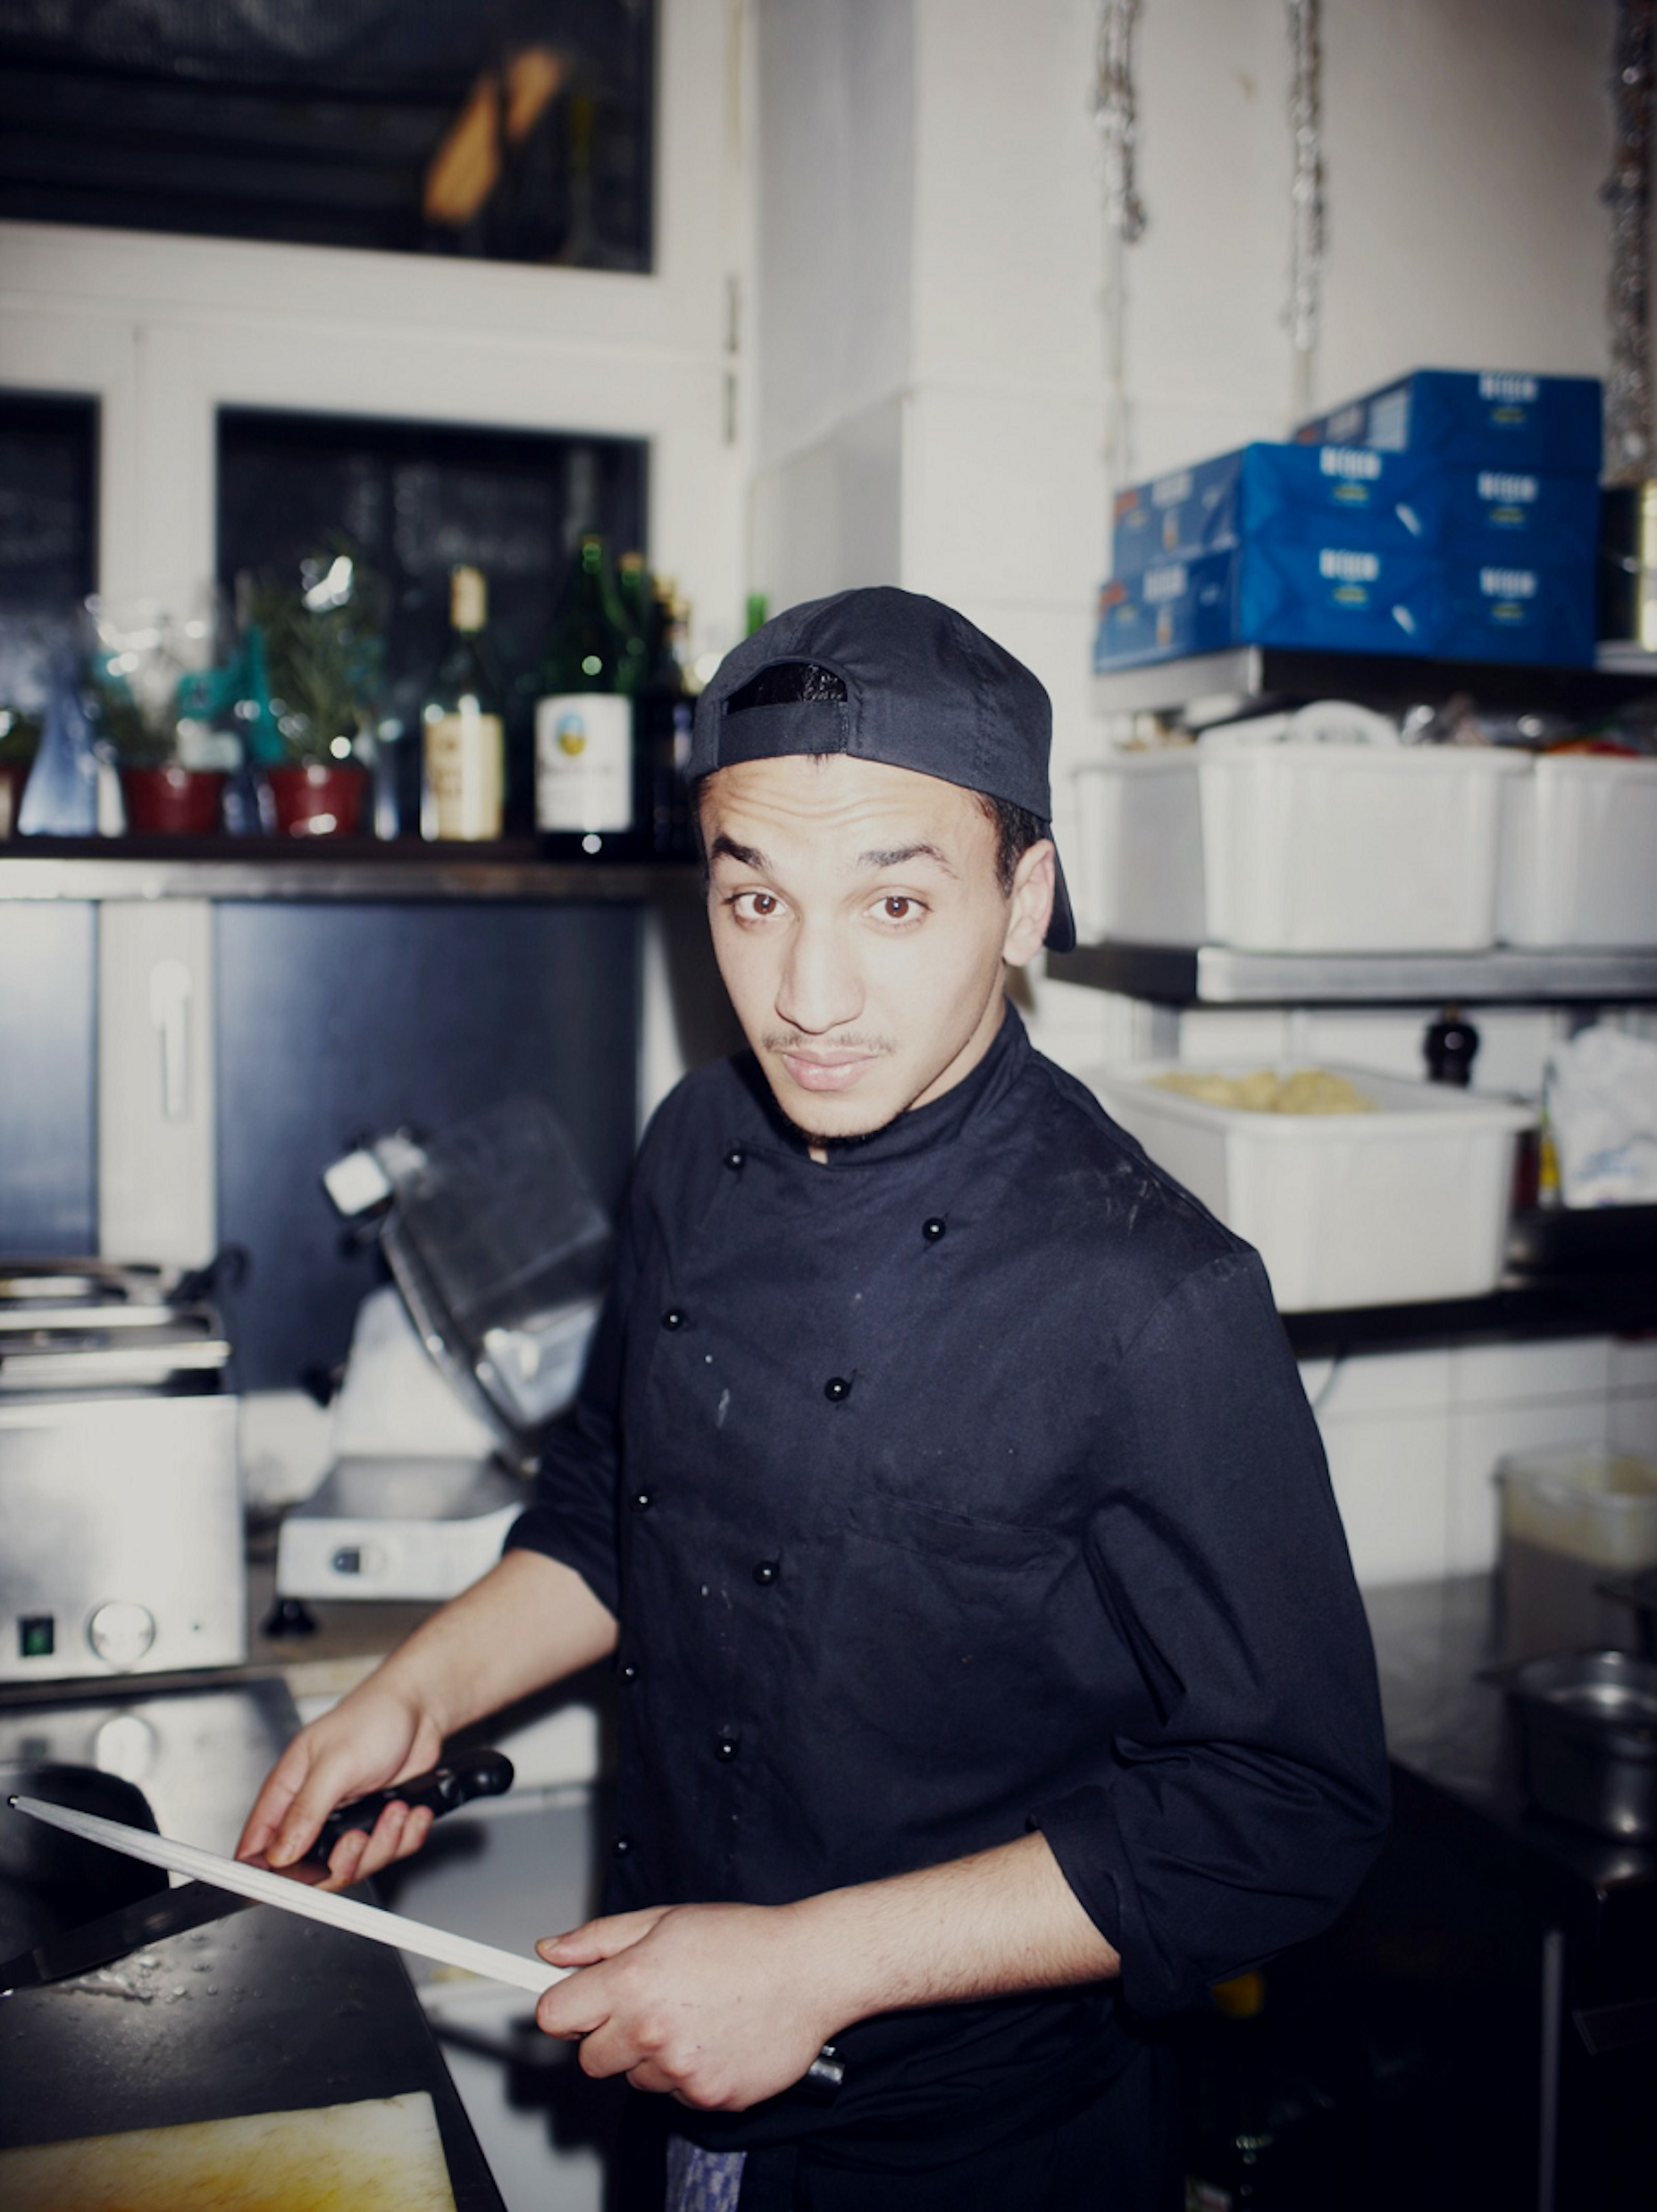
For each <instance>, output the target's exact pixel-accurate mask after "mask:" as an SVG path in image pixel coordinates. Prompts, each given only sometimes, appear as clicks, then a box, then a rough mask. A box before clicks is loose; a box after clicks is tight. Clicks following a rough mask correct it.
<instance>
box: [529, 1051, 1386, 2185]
mask: <svg viewBox="0 0 1657 2212" xmlns="http://www.w3.org/2000/svg"><path fill="white" fill-rule="evenodd" d="M508 1541H509V1543H510V1544H513V1545H518V1546H525V1547H531V1548H534V1549H538V1550H541V1551H543V1552H545V1553H549V1554H550V1555H551V1556H553V1557H555V1558H556V1559H561V1560H562V1561H564V1562H565V1563H566V1564H568V1565H570V1566H572V1567H573V1568H574V1569H575V1570H576V1571H578V1572H579V1573H580V1575H581V1576H582V1577H583V1578H584V1579H585V1580H586V1583H588V1584H589V1585H590V1586H591V1588H592V1590H593V1591H594V1592H595V1593H596V1594H597V1595H598V1597H599V1598H600V1599H601V1600H602V1601H604V1604H605V1605H606V1606H608V1607H610V1609H611V1610H612V1611H613V1612H614V1613H616V1617H617V1619H618V1620H619V1621H620V1624H621V1636H620V1642H619V1645H618V1649H617V1653H616V1665H617V1668H618V1670H619V1675H620V1690H619V1699H618V1702H619V1706H620V1715H619V1720H618V1724H617V1725H618V1730H619V1774H618V1786H617V1823H616V1833H615V1835H614V1838H613V1839H612V1841H613V1850H614V1857H613V1859H612V1861H611V1866H610V1880H609V1882H608V1885H607V1893H606V1909H607V1910H610V1911H626V1910H628V1909H630V1908H632V1907H634V1906H640V1905H660V1904H676V1903H683V1902H689V1901H693V1900H712V1899H742V1900H745V1901H747V1902H750V1903H755V1904H772V1903H780V1902H783V1901H785V1900H787V1899H793V1898H798V1897H801V1896H804V1895H808V1894H811V1893H816V1892H818V1891H821V1890H823V1889H828V1888H834V1887H841V1886H842V1885H844V1884H847V1883H850V1882H859V1881H870V1880H872V1879H874V1878H876V1877H877V1876H881V1875H892V1874H897V1873H901V1872H902V1871H904V1870H906V1869H910V1868H915V1867H924V1866H927V1865H931V1864H934V1863H938V1862H940V1861H944V1860H948V1859H952V1858H956V1857H961V1856H962V1854H964V1853H967V1852H970V1851H974V1850H982V1849H984V1848H986V1847H987V1846H990V1845H993V1844H1003V1843H1006V1842H1009V1841H1011V1840H1012V1839H1013V1838H1017V1837H1018V1836H1020V1835H1023V1834H1024V1833H1026V1832H1028V1831H1029V1829H1031V1828H1032V1827H1035V1828H1039V1829H1040V1830H1041V1832H1042V1833H1043V1834H1044V1835H1045V1836H1046V1838H1047V1841H1048V1843H1049V1844H1050V1845H1051V1847H1052V1849H1053V1852H1054V1853H1055V1855H1056V1856H1057V1857H1058V1860H1059V1864H1060V1866H1061V1867H1062V1868H1063V1869H1064V1872H1065V1876H1066V1878H1067V1880H1068V1881H1070V1883H1071V1887H1072V1888H1073V1889H1074V1890H1075V1892H1076V1894H1077V1897H1078V1899H1080V1900H1081V1902H1082V1904H1083V1906H1084V1907H1085V1908H1086V1910H1087V1911H1088V1912H1089V1914H1090V1915H1091V1917H1092V1918H1093V1919H1094V1921H1095V1922H1096V1924H1097V1925H1098V1927H1099V1928H1100V1929H1101V1930H1102V1933H1103V1934H1104V1935H1105V1936H1107V1937H1108V1939H1109V1941H1110V1942H1111V1943H1112V1944H1114V1946H1115V1948H1116V1949H1117V1951H1118V1952H1119V1953H1120V1956H1121V1961H1122V1966H1121V1977H1120V1982H1119V1983H1117V1984H1108V1985H1100V1986H1098V1987H1096V1988H1094V1989H1090V1990H1084V1991H1076V1990H1062V1991H1053V1992H1047V1993H1040V1994H1036V1995H1033V1996H1017V1997H1013V1998H1002V1999H997V2000H994V2001H988V2002H974V2003H967V2004H961V2005H952V2006H944V2007H933V2008H927V2009H926V2010H924V2011H917V2012H909V2013H902V2014H892V2015H883V2016H882V2017H881V2018H878V2019H875V2020H871V2021H864V2022H861V2023H859V2024H858V2025H857V2026H855V2027H853V2028H851V2029H850V2030H849V2031H847V2033H845V2034H843V2035H842V2036H841V2037H840V2038H839V2042H840V2045H841V2050H842V2051H843V2054H844V2056H845V2058H846V2062H847V2084H846V2087H845V2089H844V2090H843V2092H842V2093H841V2098H840V2100H839V2101H838V2102H837V2103H836V2104H835V2106H830V2107H828V2108H821V2109H820V2108H816V2107H812V2106H805V2105H804V2104H801V2103H798V2101H797V2100H795V2099H794V2098H792V2096H790V2097H784V2098H781V2099H774V2100H770V2101H769V2102H768V2104H767V2105H763V2106H758V2107H756V2108H755V2110H754V2111H753V2112H750V2113H747V2114H742V2115H735V2116H732V2115H719V2114H699V2113H695V2112H683V2113H679V2112H676V2116H675V2122H674V2124H676V2125H683V2128H684V2129H685V2130H686V2131H688V2132H690V2133H692V2134H695V2135H697V2136H700V2137H701V2139H702V2140H704V2141H706V2142H711V2143H716V2144H720V2145H727V2144H741V2143H745V2142H749V2143H751V2142H770V2141H776V2140H780V2139H783V2138H786V2137H789V2136H798V2135H801V2134H806V2133H810V2131H812V2130H819V2129H827V2130H830V2131H831V2136H835V2137H836V2138H841V2137H843V2138H844V2139H845V2140H847V2141H848V2142H864V2143H867V2142H887V2143H896V2142H898V2141H899V2140H900V2139H901V2138H902V2137H903V2136H905V2133H906V2131H907V2134H908V2135H909V2136H913V2138H914V2139H916V2140H920V2141H924V2140H925V2139H926V2138H927V2137H929V2136H932V2135H934V2134H935V2133H936V2131H937V2130H939V2129H945V2130H948V2129H951V2128H953V2129H955V2130H956V2137H955V2139H956V2141H957V2142H959V2141H961V2140H964V2139H965V2138H963V2137H962V2136H961V2134H960V2130H961V2129H962V2128H964V2129H966V2130H968V2136H969V2135H970V2133H971V2131H972V2130H974V2128H980V2127H982V2126H985V2125H987V2124H992V2118H990V2119H986V2115H988V2116H993V2115H994V2114H995V2113H997V2112H1006V2113H1009V2114H1016V2113H1017V2112H1020V2111H1022V2110H1025V2109H1027V2108H1028V2103H1029V2096H1031V2095H1034V2096H1035V2098H1036V2100H1037V2101H1038V2102H1039V2100H1040V2099H1041V2096H1042V2095H1044V2094H1045V2095H1047V2096H1048V2097H1049V2099H1051V2098H1052V2096H1053V2095H1054V2094H1056V2093H1066V2094H1067V2093H1070V2091H1071V2090H1072V2089H1074V2088H1075V2087H1076V2085H1077V2084H1078V2083H1083V2084H1085V2083H1092V2084H1094V2085H1095V2086H1096V2085H1097V2084H1098V2083H1099V2082H1101V2081H1105V2080H1108V2078H1109V2077H1110V2076H1111V2075H1112V2074H1113V2073H1114V2072H1116V2071H1120V2069H1123V2068H1124V2067H1125V2066H1126V2063H1127V2061H1128V2058H1129V2057H1130V2056H1131V2055H1132V2045H1131V2043H1130V2042H1129V2041H1128V2040H1127V2039H1126V2037H1125V2032H1124V2030H1123V2029H1122V2027H1120V2024H1119V2018H1118V2013H1117V2008H1118V2006H1119V2004H1120V2005H1122V2006H1126V2008H1128V2009H1129V2012H1130V2013H1131V2014H1138V2015H1147V2016H1154V2015H1162V2014H1168V2013H1171V2012H1173V2011H1175V2010H1177V2009H1179V2008H1182V2007H1184V2006H1186V2005H1187V2004H1189V2003H1190V2002H1192V2001H1193V2000H1194V1999H1196V1998H1198V1997H1199V1996H1201V1994H1202V1993H1203V1991H1204V1990H1205V1987H1206V1985H1207V1984H1209V1983H1211V1981H1213V1980H1215V1979H1217V1978H1221V1977H1223V1976H1224V1975H1227V1974H1229V1973H1231V1972H1235V1971H1236V1970H1237V1969H1239V1968H1240V1967H1241V1966H1244V1965H1245V1964H1247V1963H1249V1962H1252V1961H1255V1960H1259V1959H1261V1958H1263V1957H1265V1956H1266V1955H1268V1954H1271V1953H1272V1952H1274V1951H1277V1950H1278V1949H1280V1948H1283V1947H1284V1945H1286V1944H1290V1943H1292V1942H1296V1941H1298V1940H1300V1939H1302V1938H1304V1937H1306V1936H1309V1935H1311V1934H1313V1933H1314V1932H1315V1931H1316V1930H1317V1929H1320V1927H1322V1926H1324V1925H1325V1924H1326V1923H1327V1922H1328V1921H1329V1920H1331V1919H1332V1917H1334V1915H1335V1914H1336V1913H1337V1912H1338V1911H1339V1910H1340V1908H1341V1907H1342V1905H1344V1902H1345V1901H1346V1899H1348V1898H1349V1896H1350V1894H1351V1893H1352V1891H1353V1889H1354V1888H1355V1887H1356V1885H1357V1881H1358V1880H1359V1878H1360V1876H1361V1875H1362V1874H1363V1870H1364V1869H1365V1867H1366V1866H1367V1864H1368V1863H1369V1859H1370V1858H1371V1857H1372V1856H1373V1853H1374V1851H1375V1848H1376V1846H1377V1844H1378V1842H1379V1839H1380V1836H1381V1831H1382V1829H1383V1827H1384V1825H1385V1820H1386V1799H1387V1784H1386V1769H1385V1759H1384V1753H1383V1749H1382V1739H1381V1721H1380V1713H1379V1705H1378V1699H1377V1693H1376V1686H1375V1668H1374V1659H1373V1655H1372V1652H1371V1649H1370V1644H1369V1634H1368V1631H1367V1628H1366V1626H1365V1622H1364V1618H1363V1611H1362V1608H1361V1606H1360V1602H1359V1599H1358V1596H1357V1590H1356V1588H1355V1586H1354V1583H1353V1580H1352V1575H1351V1570H1350V1564H1349V1561H1348V1558H1347V1553H1346V1548H1345V1544H1344V1538H1343V1535H1342V1531H1341V1528H1340V1523H1339V1520H1338V1516H1337V1513H1336V1510H1335V1506H1334V1503H1333V1499H1332V1494H1331V1492H1330V1487H1329V1481H1328V1476H1327V1473H1326V1468H1325V1464H1324V1458H1323V1453H1322V1449H1321V1446H1320V1441H1319V1437H1318V1433H1317V1430H1316V1427H1315V1425H1314V1421H1313V1419H1312V1415H1311V1412H1310V1410H1309V1408H1308V1405H1307V1401H1306V1398H1305V1395H1304V1393H1303V1391H1302V1388H1301V1383H1300V1379H1299V1376H1298V1373H1297V1371H1296V1366H1295V1364H1294V1360H1293V1358H1292V1356H1291V1354H1290V1350H1289V1347H1288V1344H1287V1340H1286V1339H1285V1337H1284V1331H1283V1328H1282V1324H1281V1322H1279V1320H1278V1316H1277V1313H1276V1311H1275V1310H1274V1308H1273V1306H1272V1297H1271V1293H1270V1291H1269V1289H1268V1287H1267V1284H1266V1276H1265V1273H1264V1271H1263V1269H1262V1267H1261V1266H1260V1263H1259V1260H1258V1259H1257V1258H1256V1256H1255V1255H1254V1254H1253V1251H1252V1250H1251V1249H1249V1248H1248V1247H1247V1246H1246V1245H1245V1244H1243V1243H1241V1242H1240V1241H1239V1240H1238V1239H1237V1238H1236V1237H1234V1236H1232V1235H1231V1234H1230V1233H1229V1231H1227V1230H1225V1229H1224V1228H1223V1227H1222V1226H1221V1225H1219V1224H1218V1223H1217V1222H1216V1221H1215V1220H1214V1219H1213V1218H1211V1216H1210V1215H1209V1214H1208V1213H1207V1212H1205V1211H1204V1209H1203V1208H1202V1207H1201V1206H1199V1205H1198V1204H1197V1202H1196V1201H1195V1200H1193V1199H1192V1198H1191V1197H1190V1196H1189V1195H1188V1194H1187V1193H1186V1192H1185V1191H1184V1190H1182V1189H1181V1188H1180V1186H1179V1185H1178V1184H1176V1183H1175V1182H1173V1181H1172V1180H1171V1179H1170V1178H1169V1177H1168V1176H1166V1175H1165V1174H1163V1173H1162V1170H1160V1169H1158V1168H1157V1167H1156V1166H1155V1165H1153V1164H1151V1163H1150V1161H1149V1160H1148V1159H1147V1158H1145V1155H1144V1152H1142V1151H1141V1150H1140V1148H1139V1147H1138V1145H1137V1144H1135V1143H1134V1141H1133V1140H1132V1139H1131V1138H1129V1137H1128V1136H1127V1135H1126V1134H1125V1133H1124V1132H1123V1131H1122V1130H1120V1128H1118V1127H1116V1125H1115V1124H1114V1122H1113V1121H1111V1120H1110V1119H1109V1118H1108V1115H1106V1114H1105V1113H1104V1112H1103V1110H1102V1108H1101V1107H1100V1106H1099V1104H1098V1103H1097V1102H1096V1100H1095V1098H1094V1097H1092V1095H1091V1094H1090V1093H1089V1091H1086V1090H1085V1089H1084V1088H1083V1085H1080V1084H1079V1083H1077V1082H1076V1081H1075V1080H1074V1079H1072V1078H1071V1077H1070V1076H1068V1075H1066V1074H1065V1073H1063V1072H1062V1071H1061V1070H1060V1069H1059V1068H1058V1067H1056V1066H1053V1064H1052V1063H1051V1062H1050V1061H1048V1060H1045V1059H1044V1058H1043V1057H1042V1056H1041V1054H1038V1053H1036V1052H1035V1051H1034V1050H1033V1048H1031V1046H1030V1044H1029V1039H1028V1037H1027V1036H1026V1035H1025V1032H1024V1030H1023V1024H1021V1023H1020V1021H1019V1020H1018V1018H1017V1015H1016V1014H1015V1013H1014V1012H1012V1010H1011V1008H1009V1010H1008V1012H1007V1015H1006V1018H1005V1022H1004V1024H1003V1026H1002V1028H1001V1030H1000V1031H999V1033H998V1036H997V1039H996V1041H995V1042H994V1043H993V1044H992V1047H991V1048H990V1050H989V1052H988V1053H987V1054H986V1056H985V1058H984V1059H983V1060H981V1061H980V1063H979V1065H978V1066H977V1067H976V1068H974V1070H973V1071H972V1073H970V1074H969V1075H968V1077H967V1078H966V1079H965V1080H964V1081H962V1083H960V1084H958V1085H956V1087H955V1088H954V1089H953V1090H951V1091H948V1092H946V1093H945V1094H944V1096H943V1097H941V1098H938V1099H937V1100H936V1101H934V1102H933V1103H932V1104H930V1105H926V1106H922V1107H920V1108H917V1109H913V1110H912V1111H911V1112H909V1113H907V1114H906V1115H902V1116H901V1118H900V1119H899V1120H898V1121H895V1123H893V1124H892V1125H891V1126H890V1127H888V1128H886V1129H883V1130H882V1131H881V1132H879V1133H877V1135H875V1136H873V1137H871V1138H869V1139H865V1140H864V1141H862V1142H860V1143H857V1144H853V1145H848V1146H837V1147H835V1149H833V1150H832V1151H831V1152H830V1154H829V1159H828V1161H827V1164H818V1163H816V1162H814V1161H813V1160H812V1159H811V1158H810V1157H809V1155H808V1153H807V1151H806V1149H805V1146H804V1140H803V1139H801V1137H800V1136H799V1135H798V1133H796V1132H795V1131H793V1130H792V1128H791V1127H789V1125H788V1124H787V1123H786V1121H784V1120H783V1119H782V1118H781V1116H780V1115H779V1113H778V1111H777V1109H776V1108H775V1107H774V1103H773V1102H772V1100H771V1097H770V1093H769V1091H768V1087H767V1085H766V1084H765V1082H764V1079H763V1077H762V1075H761V1073H759V1071H758V1069H757V1067H756V1065H755V1063H754V1062H753V1060H751V1058H750V1057H749V1056H747V1055H744V1056H742V1057H739V1058H738V1059H737V1060H731V1061H725V1062H722V1063H720V1064H719V1065H718V1066H713V1067H711V1068H707V1069H704V1070H702V1071H701V1072H699V1073H695V1074H694V1075H692V1076H690V1077H689V1078H688V1079H686V1080H685V1081H684V1082H683V1083H682V1084H681V1085H679V1087H678V1088H677V1091H675V1092H674V1093H673V1094H672V1096H671V1097H670V1098H669V1099H668V1100H667V1102H666V1103H665V1104H664V1105H663V1106H662V1108H661V1109H659V1112H658V1113H657V1114H656V1115H655V1116H654V1118H653V1120H652V1123H651V1125H650V1127H649V1129H648V1130H647V1132H646V1136H645V1139H644V1142H643V1144H642V1146H641V1148H640V1155H639V1159H638V1164H637V1168H636V1171H635V1175H634V1183H633V1188H632V1192H631V1195H630V1200H629V1203H628V1208H627V1211H626V1215H625V1218H624V1221H623V1223H622V1228H621V1232H620V1236H619V1238H618V1253H617V1261H616V1273H615V1279H614V1282H613V1285H612V1288H611V1291H610V1297H609V1299H608V1302H607V1304H606V1309H605V1311H604V1317H603V1319H602V1321H601V1323H600V1326H599V1328H598V1333H597V1334H596V1336H595V1339H594V1344H593V1350H592V1357H591V1358H590V1361H589V1364H588V1370H587V1374H586V1380H585V1383H584V1385H583V1388H582V1391H581V1394H580V1399H579V1401H578V1403H577V1406H576V1407H575V1409H574V1414H573V1417H572V1418H571V1419H570V1420H569V1421H568V1424H567V1425H565V1426H564V1428H563V1429H562V1430H561V1431H559V1432H557V1433H555V1435H554V1436H553V1437H551V1438H550V1439H549V1442H548V1444H547V1447H546V1449H545V1451H544V1454H543V1461H542V1465H541V1468H540V1473H539V1476H538V1480H537V1494H536V1500H535V1503H534V1504H533V1506H532V1507H531V1510H529V1511H528V1512H527V1513H526V1514H525V1516H523V1518H522V1519H521V1520H520V1521H519V1522H518V1524H517V1526H516V1527H515V1528H514V1529H513V1532H512V1534H511V1536H510V1537H509V1539H508ZM1043 2085H1045V2087H1044V2086H1043ZM1054 2085H1058V2086H1057V2088H1056V2089H1055V2087H1054ZM1021 2100H1023V2102H1021ZM859 2130H861V2131H862V2133H861V2135H859ZM829 2147H830V2145H829V2142H826V2141H825V2142H824V2144H823V2148H825V2149H828V2148H829ZM876 2155H877V2156H883V2155H884V2153H881V2152H877V2154H876ZM891 2155H892V2156H893V2157H895V2158H899V2159H901V2157H902V2156H903V2155H904V2154H903V2153H902V2152H901V2151H900V2150H893V2151H892V2153H891Z"/></svg>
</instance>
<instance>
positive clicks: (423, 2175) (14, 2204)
mask: <svg viewBox="0 0 1657 2212" xmlns="http://www.w3.org/2000/svg"><path fill="white" fill-rule="evenodd" d="M0 2205H4V2207H5V2208H6V2212H209V2208H210V2212H365V2209H366V2208H367V2207H370V2206H381V2205H383V2206H385V2207H387V2208H388V2212H390V2208H395V2212H454V2194H453V2191H452V2190H451V2189H450V2187H449V2169H448V2166H447V2164H446V2160H445V2159H444V2156H443V2144H442V2141H441V2138H440V2136H439V2134H438V2129H437V2115H436V2113H435V2112H434V2110H433V2108H432V2100H431V2099H430V2098H429V2097H428V2095H427V2094H426V2093H425V2091H424V2090H420V2091H417V2092H416V2093H413V2094H411V2095H409V2096H406V2097H379V2098H374V2099H371V2100H369V2101H368V2102H367V2103H364V2104H355V2105H323V2106H318V2107H316V2108H315V2109H314V2110H313V2111H310V2112H259V2113H255V2114H254V2115H253V2116H252V2118H246V2119H235V2120H197V2121H195V2122H193V2123H192V2124H190V2125H187V2126H185V2127H177V2128H136V2129H134V2130H132V2131H131V2132H130V2133H129V2134H126V2135H118V2136H82V2137H81V2138H79V2139H78V2140H77V2141H76V2142H57V2143H33V2144H30V2145H28V2146H27V2147H26V2148H22V2149H19V2150H0Z"/></svg>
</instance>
